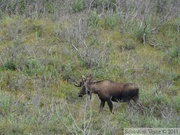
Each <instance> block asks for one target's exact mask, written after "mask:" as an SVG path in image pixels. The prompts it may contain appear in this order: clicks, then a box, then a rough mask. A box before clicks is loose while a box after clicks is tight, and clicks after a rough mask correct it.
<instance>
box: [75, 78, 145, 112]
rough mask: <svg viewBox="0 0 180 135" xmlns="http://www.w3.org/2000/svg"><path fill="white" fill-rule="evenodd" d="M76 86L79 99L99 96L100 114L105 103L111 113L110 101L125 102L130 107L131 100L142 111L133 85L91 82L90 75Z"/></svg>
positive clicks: (105, 81)
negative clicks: (86, 95)
mask: <svg viewBox="0 0 180 135" xmlns="http://www.w3.org/2000/svg"><path fill="white" fill-rule="evenodd" d="M76 86H77V87H81V90H80V91H79V93H78V96H79V97H83V95H85V94H88V95H90V99H91V96H92V93H94V94H97V95H98V96H99V99H100V100H101V103H100V110H99V111H100V112H101V111H102V109H103V107H104V105H105V102H107V104H108V106H109V109H110V111H111V113H112V110H113V104H112V101H113V102H127V103H128V104H129V105H130V106H132V104H131V102H130V101H131V100H133V101H134V102H135V103H136V104H137V105H138V107H140V109H141V110H142V104H141V103H140V101H139V88H138V86H136V85H135V84H132V83H118V82H113V81H111V80H101V81H93V80H92V75H89V76H88V77H87V78H85V77H82V80H81V82H80V83H79V84H78V85H76Z"/></svg>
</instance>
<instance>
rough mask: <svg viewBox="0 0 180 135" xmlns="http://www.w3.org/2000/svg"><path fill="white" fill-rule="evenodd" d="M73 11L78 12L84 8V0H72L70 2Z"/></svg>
mask: <svg viewBox="0 0 180 135" xmlns="http://www.w3.org/2000/svg"><path fill="white" fill-rule="evenodd" d="M72 9H73V12H75V13H78V12H80V11H82V10H83V9H84V1H83V0H73V4H72Z"/></svg>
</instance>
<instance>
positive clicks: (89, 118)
mask: <svg viewBox="0 0 180 135" xmlns="http://www.w3.org/2000/svg"><path fill="white" fill-rule="evenodd" d="M81 4H82V1H79V0H78V1H76V3H75V5H71V6H73V9H71V10H73V13H71V14H70V15H69V14H68V15H66V16H65V15H64V16H61V18H60V19H52V18H54V16H55V15H56V14H55V13H54V11H55V10H53V9H52V8H53V6H52V5H51V6H50V7H46V8H48V9H49V10H48V14H47V15H46V17H39V18H36V19H35V18H31V17H28V16H23V17H21V15H19V14H16V15H11V16H10V15H7V14H4V16H3V17H1V21H0V27H1V28H2V29H1V31H0V37H1V38H0V121H1V122H0V134H52V135H53V134H88V133H89V134H123V132H122V131H123V128H128V127H155V128H157V127H163V128H164V127H166V128H175V127H179V122H178V121H179V115H180V108H179V104H180V98H179V97H180V91H179V87H180V83H179V82H180V71H179V66H180V63H179V59H180V58H179V56H180V55H179V46H178V45H179V38H178V37H179V35H180V33H179V31H178V27H179V19H178V18H175V19H174V20H171V21H169V22H168V23H166V24H165V25H163V27H161V29H159V31H158V32H156V33H155V34H150V33H148V34H149V35H148V36H147V42H146V44H142V42H141V41H140V40H139V39H138V38H139V37H140V38H142V33H141V31H138V28H139V26H140V20H139V18H137V20H136V21H135V22H127V24H123V23H124V22H123V21H124V20H123V17H122V16H121V15H122V14H117V13H116V12H105V11H104V15H102V16H101V15H100V14H99V11H98V10H96V9H93V10H91V11H90V12H88V13H86V12H85V11H83V10H84V5H81ZM46 6H47V5H46ZM71 10H70V11H71ZM74 12H75V13H74ZM87 14H90V16H87ZM82 20H83V23H82V22H81V21H82ZM153 20H156V16H154V17H153ZM151 21H152V20H151V19H149V20H148V21H147V23H149V24H148V29H147V32H149V29H150V28H151V27H152V26H151V23H152V22H151ZM156 21H157V22H158V19H157V20H156ZM120 22H121V23H120ZM130 24H132V26H133V28H132V27H130ZM138 32H140V33H138ZM138 34H140V35H138ZM88 74H92V75H93V77H94V79H95V80H101V79H111V80H113V81H118V82H133V83H135V84H137V85H138V86H139V88H140V100H141V102H142V103H143V105H144V107H145V113H144V114H141V113H140V112H138V111H136V110H132V109H131V108H129V107H128V105H126V104H125V103H114V111H115V114H114V115H112V114H110V112H109V108H108V106H107V105H105V108H104V110H103V112H102V113H99V112H98V110H99V99H98V96H97V95H93V98H92V100H91V101H90V100H89V97H88V96H85V97H84V98H79V97H78V92H79V88H77V87H75V86H74V84H75V83H76V81H79V80H80V79H81V76H82V75H85V76H86V75H88Z"/></svg>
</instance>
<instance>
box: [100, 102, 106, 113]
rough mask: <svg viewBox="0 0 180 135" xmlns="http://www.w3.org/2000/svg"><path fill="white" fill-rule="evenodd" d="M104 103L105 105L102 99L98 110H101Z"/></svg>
mask: <svg viewBox="0 0 180 135" xmlns="http://www.w3.org/2000/svg"><path fill="white" fill-rule="evenodd" d="M104 105H105V101H104V100H101V104H100V109H99V112H101V111H102V109H103V108H104Z"/></svg>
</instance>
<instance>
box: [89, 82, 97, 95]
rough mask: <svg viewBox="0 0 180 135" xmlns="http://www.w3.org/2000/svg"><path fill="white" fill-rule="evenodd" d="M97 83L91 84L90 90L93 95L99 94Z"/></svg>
mask: <svg viewBox="0 0 180 135" xmlns="http://www.w3.org/2000/svg"><path fill="white" fill-rule="evenodd" d="M96 85H97V82H90V83H89V85H88V86H89V90H90V91H91V93H94V94H97V93H98V90H97V88H96Z"/></svg>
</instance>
